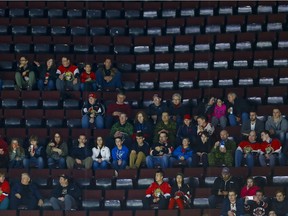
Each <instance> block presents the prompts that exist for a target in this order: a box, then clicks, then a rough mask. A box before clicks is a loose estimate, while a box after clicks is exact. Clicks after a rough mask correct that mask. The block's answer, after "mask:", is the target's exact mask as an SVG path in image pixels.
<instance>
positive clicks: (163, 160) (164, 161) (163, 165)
mask: <svg viewBox="0 0 288 216" xmlns="http://www.w3.org/2000/svg"><path fill="white" fill-rule="evenodd" d="M160 163H161V164H160V166H161V168H162V169H166V168H168V167H169V156H167V155H164V156H162V157H161V161H160Z"/></svg>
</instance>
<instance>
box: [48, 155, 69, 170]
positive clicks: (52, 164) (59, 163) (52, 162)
mask: <svg viewBox="0 0 288 216" xmlns="http://www.w3.org/2000/svg"><path fill="white" fill-rule="evenodd" d="M65 166H66V159H65V158H64V157H60V158H59V160H56V159H53V158H48V167H49V168H50V169H51V168H57V167H59V168H60V169H65Z"/></svg>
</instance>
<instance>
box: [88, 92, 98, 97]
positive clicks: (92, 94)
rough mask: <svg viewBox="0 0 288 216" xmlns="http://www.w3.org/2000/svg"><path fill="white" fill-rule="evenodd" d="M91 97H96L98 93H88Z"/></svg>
mask: <svg viewBox="0 0 288 216" xmlns="http://www.w3.org/2000/svg"><path fill="white" fill-rule="evenodd" d="M90 97H93V98H96V94H95V93H90V94H89V95H88V98H90Z"/></svg>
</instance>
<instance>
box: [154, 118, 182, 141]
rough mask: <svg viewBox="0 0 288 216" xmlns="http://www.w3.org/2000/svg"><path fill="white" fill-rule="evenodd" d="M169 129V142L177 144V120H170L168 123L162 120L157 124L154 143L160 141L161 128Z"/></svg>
mask: <svg viewBox="0 0 288 216" xmlns="http://www.w3.org/2000/svg"><path fill="white" fill-rule="evenodd" d="M163 129H164V130H167V131H168V142H169V143H170V144H171V145H172V146H175V139H176V132H177V131H176V122H174V121H172V120H169V122H168V124H164V122H163V121H160V122H158V123H157V124H156V126H155V130H154V138H153V143H157V142H158V141H159V134H158V132H159V131H161V130H163Z"/></svg>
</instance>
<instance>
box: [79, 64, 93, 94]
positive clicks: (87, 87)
mask: <svg viewBox="0 0 288 216" xmlns="http://www.w3.org/2000/svg"><path fill="white" fill-rule="evenodd" d="M80 80H81V84H80V88H81V91H96V90H97V84H96V74H95V73H94V72H93V71H92V66H91V64H89V63H86V64H85V67H84V71H83V72H82V73H81V75H80Z"/></svg>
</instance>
